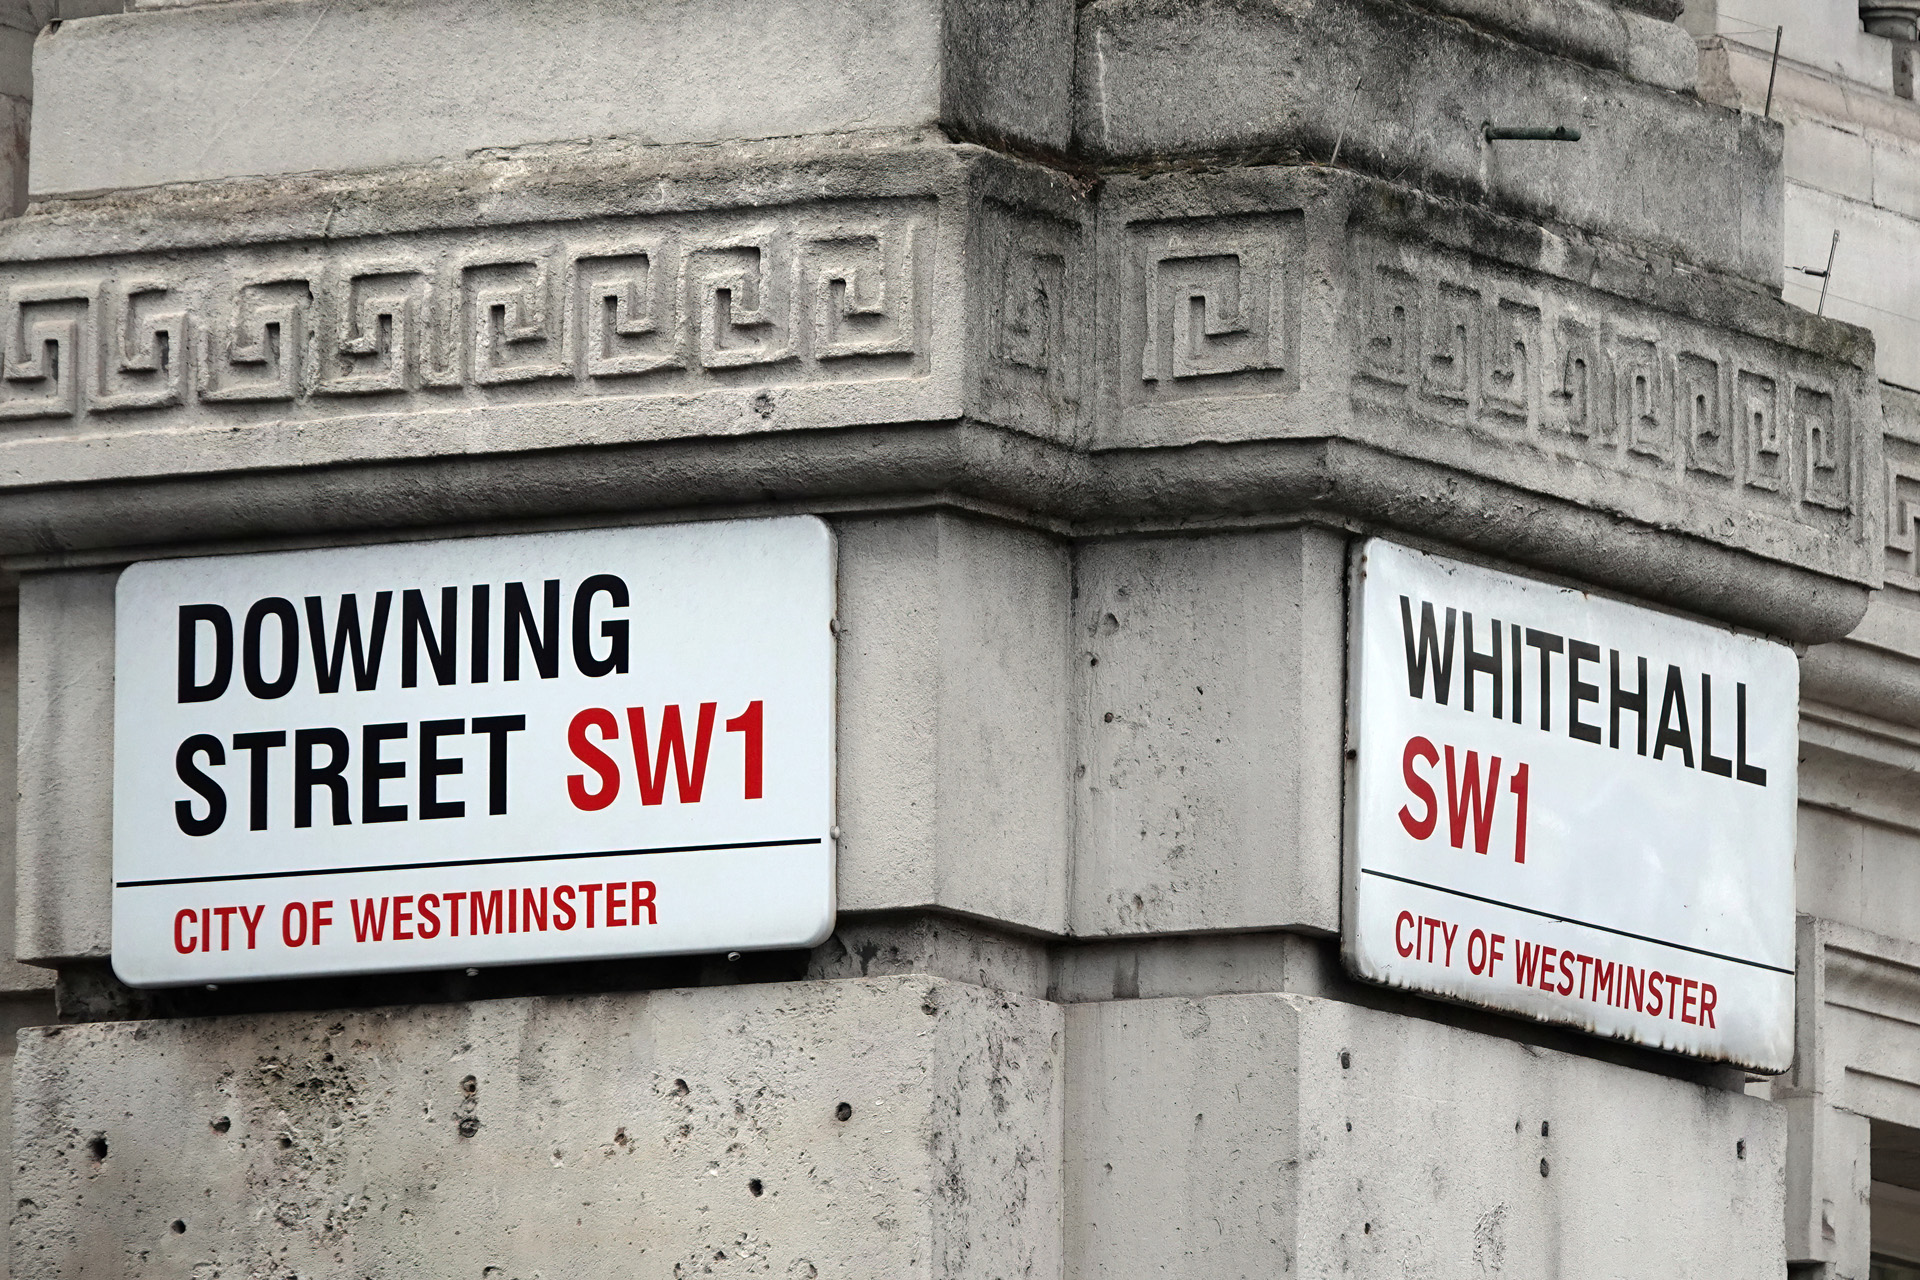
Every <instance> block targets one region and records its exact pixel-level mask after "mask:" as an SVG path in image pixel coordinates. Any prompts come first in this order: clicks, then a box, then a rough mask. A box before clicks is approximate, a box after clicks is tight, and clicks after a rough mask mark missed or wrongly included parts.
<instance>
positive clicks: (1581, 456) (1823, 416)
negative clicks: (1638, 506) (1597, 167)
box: [1352, 248, 1912, 545]
mask: <svg viewBox="0 0 1920 1280" xmlns="http://www.w3.org/2000/svg"><path fill="white" fill-rule="evenodd" d="M1356 285H1357V286H1358V292H1359V293H1360V297H1359V299H1358V301H1359V303H1360V323H1359V326H1358V332H1357V338H1356V343H1357V350H1356V352H1355V356H1356V360H1355V365H1356V372H1355V374H1354V376H1353V382H1352V391H1353V399H1354V403H1355V405H1356V407H1371V408H1375V409H1387V410H1390V411H1392V412H1394V413H1395V414H1396V416H1405V417H1410V418H1412V419H1414V420H1416V421H1424V422H1426V423H1428V424H1429V425H1432V426H1435V427H1440V428H1455V429H1460V430H1465V431H1468V432H1470V433H1472V434H1473V435H1474V436H1476V437H1477V438H1480V439H1483V440H1503V441H1506V442H1508V443H1509V444H1518V443H1522V442H1524V443H1525V444H1527V445H1530V446H1531V447H1533V448H1536V449H1539V450H1541V451H1544V452H1547V453H1550V454H1556V455H1560V456H1563V457H1568V458H1571V459H1574V460H1577V461H1578V462H1580V463H1582V464H1584V465H1590V466H1597V467H1601V468H1605V469H1607V470H1612V471H1616V472H1622V473H1625V474H1629V475H1636V476H1652V477H1658V478H1662V479H1664V480H1666V481H1667V482H1670V483H1676V484H1682V483H1683V484H1686V485H1687V486H1688V487H1689V488H1690V489H1692V490H1693V491H1695V492H1698V493H1700V494H1701V495H1702V496H1703V497H1707V498H1712V496H1713V494H1714V491H1715V490H1716V489H1717V490H1719V491H1720V492H1721V493H1722V494H1724V499H1725V500H1728V501H1734V502H1738V503H1740V504H1742V505H1745V506H1751V507H1754V508H1757V509H1761V510H1772V511H1775V512H1776V513H1778V514H1782V515H1787V516H1790V517H1791V518H1793V519H1795V520H1797V521H1800V522H1810V523H1813V524H1816V525H1818V526H1820V527H1822V528H1829V529H1833V530H1836V531H1837V530H1840V529H1845V528H1850V527H1851V526H1852V525H1854V524H1855V523H1857V522H1858V521H1859V520H1860V518H1861V517H1862V508H1863V503H1862V501H1861V495H1860V493H1859V490H1858V482H1859V477H1858V472H1859V470H1860V463H1859V446H1860V442H1859V441H1858V440H1857V439H1856V438H1855V428H1854V424H1853V423H1852V421H1851V419H1850V417H1849V406H1850V401H1849V399H1848V396H1847V394H1846V392H1845V389H1844V388H1841V387H1838V386H1836V385H1835V384H1834V383H1833V381H1832V380H1831V377H1829V376H1827V373H1826V372H1825V371H1823V370H1821V369H1819V368H1816V367H1812V362H1811V361H1808V360H1802V359H1799V358H1797V357H1796V356H1795V355H1794V353H1792V352H1788V351H1785V350H1783V349H1780V348H1776V347H1774V346H1772V345H1771V344H1768V343H1766V342H1763V341H1761V340H1759V339H1753V338H1743V337H1741V336H1739V335H1734V334H1728V333H1726V332H1724V331H1716V330H1711V329H1708V328H1707V327H1705V326H1702V325H1696V324H1692V323H1691V322H1687V321H1684V320H1682V319H1680V318H1678V317H1672V316H1665V315H1660V314H1657V313H1651V312H1647V311H1635V312H1628V311H1627V310H1626V308H1625V307H1624V306H1623V305H1619V304H1615V305H1609V304H1608V301H1607V300H1606V299H1603V298H1602V297H1600V296H1599V295H1593V296H1588V295H1586V294H1584V293H1583V292H1581V291H1578V290H1576V289H1575V288H1574V287H1573V286H1567V287H1566V289H1565V291H1564V292H1562V291H1559V290H1555V289H1553V288H1552V287H1551V286H1543V285H1541V284H1540V283H1538V282H1537V280H1521V279H1517V278H1513V279H1509V278H1501V277H1496V276H1491V275H1489V274H1485V273H1471V274H1470V273H1469V272H1468V271H1467V270H1465V269H1462V268H1461V267H1460V266H1459V265H1458V264H1454V263H1451V262H1447V261H1445V260H1443V259H1440V258H1439V256H1438V255H1428V254H1419V255H1415V254H1410V253H1407V252H1396V251H1394V250H1393V249H1391V248H1389V249H1386V250H1384V251H1382V252H1379V253H1376V254H1374V255H1372V256H1371V257H1370V258H1367V257H1363V259H1362V264H1361V268H1360V272H1359V278H1358V279H1357V280H1356ZM1736 493H1744V495H1745V496H1743V497H1738V498H1736V497H1735V494H1736ZM1906 536H1907V537H1908V538H1909V539H1911V537H1912V529H1911V528H1909V529H1908V530H1907V534H1906ZM1909 545H1910V544H1909Z"/></svg>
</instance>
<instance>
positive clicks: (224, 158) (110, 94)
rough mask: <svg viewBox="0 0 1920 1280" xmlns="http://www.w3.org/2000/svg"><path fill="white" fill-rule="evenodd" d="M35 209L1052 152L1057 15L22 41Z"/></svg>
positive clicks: (706, 1) (1066, 35)
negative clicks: (271, 178) (680, 169)
mask: <svg viewBox="0 0 1920 1280" xmlns="http://www.w3.org/2000/svg"><path fill="white" fill-rule="evenodd" d="M36 58H37V62H38V66H39V72H38V74H39V78H40V83H41V86H42V89H41V93H40V96H39V109H38V111H37V112H36V113H35V117H34V138H33V155H32V166H31V167H32V181H31V186H32V190H33V192H34V194H35V196H36V197H39V196H48V195H58V194H71V193H76V192H87V191H103V190H116V189H121V188H127V187H143V186H152V185H156V184H161V183H172V182H192V181H199V180H204V179H208V178H225V177H235V176H240V175H246V174H275V173H302V172H311V171H321V170H340V169H373V168H381V167H385V166H388V165H396V164H411V163H419V162H422V161H429V160H440V159H453V158H460V157H464V156H467V155H469V154H472V153H474V152H476V151H480V150H484V149H487V148H512V147H519V146H525V145H527V144H530V143H543V142H557V141H566V140H572V139H585V138H601V137H616V136H617V137H626V138H631V139H634V140H636V141H643V142H650V143H687V142H693V143H701V142H717V141H722V140H730V139H743V138H773V137H788V136H796V135H802V134H813V133H841V132H847V131H851V130H859V129H873V128H911V127H921V126H930V125H934V124H939V123H946V124H951V125H953V126H954V127H955V128H958V129H961V130H964V131H967V132H971V133H978V134H981V135H983V136H991V137H1003V138H1007V139H1010V140H1016V141H1019V142H1022V143H1025V144H1028V145H1034V146H1050V147H1056V148H1057V147H1061V146H1064V145H1065V143H1066V141H1067V136H1068V90H1069V86H1070V78H1071V74H1072V2H1071V0H859V2H858V3H853V2H848V3H838V4H831V5H818V4H807V3H804V2H803V0H790V2H788V3H771V4H770V3H762V2H760V0H679V2H678V3H673V4H654V3H648V2H647V0H491V2H484V3H476V0H405V2H404V3H393V2H392V0H339V2H333V3H319V2H318V0H259V2H258V3H250V4H222V5H210V6H201V7H196V8H182V9H171V10H158V11H152V12H141V13H132V14H125V15H114V16H109V17H102V18H98V19H94V20H91V21H83V22H72V23H67V24H64V25H62V26H61V27H60V28H59V29H58V30H57V31H50V32H48V33H47V34H45V35H43V36H42V37H41V40H40V45H39V50H38V53H37V55H36Z"/></svg>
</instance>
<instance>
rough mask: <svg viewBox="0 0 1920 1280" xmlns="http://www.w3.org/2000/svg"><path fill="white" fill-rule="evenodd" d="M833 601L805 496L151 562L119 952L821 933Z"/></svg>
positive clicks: (364, 957) (127, 727)
mask: <svg viewBox="0 0 1920 1280" xmlns="http://www.w3.org/2000/svg"><path fill="white" fill-rule="evenodd" d="M833 613H834V549H833V538H832V534H831V532H830V530H829V529H828V528H827V526H826V525H825V524H824V523H822V522H821V521H819V520H816V519H813V518H810V517H803V518H790V519H778V520H739V521H724V522H718V521H717V522H712V523H700V524H683V525H674V526H667V527H654V528H632V529H598V530H588V531H582V532H567V533H540V534H526V535H517V536H511V537H490V538H463V539H453V540H445V541H434V542H409V543H398V544H388V545H382V546H368V547H344V548H338V549H329V550H319V551H294V552H277V553H266V554H258V555H234V556H215V557H209V558H205V559H191V560H160V561H152V562H148V563H144V564H137V565H134V566H133V567H131V568H129V569H128V570H127V571H126V572H125V573H124V574H123V575H122V576H121V579H120V583H119V588H118V597H117V609H116V628H117V630H116V656H115V668H114V674H115V686H114V689H115V692H114V835H113V840H114V846H113V869H114V893H113V965H114V970H115V972H117V973H118V974H119V975H120V977H121V978H122V979H123V980H124V981H126V982H128V983H130V984H132V985H134V986H163V985H171V984H179V983H199V982H225V981H234V980H243V979H260V978H282V977H294V976H308V975H316V974H337V973H366V972H373V971H388V970H407V969H435V968H445V967H449V966H475V965H499V964H524V963H528V962H533V961H550V960H578V959H588V958H599V957H611V956H637V955H659V954H672V953H686V952H703V951H720V950H730V949H731V950H747V949H750V948H770V947H804V946H810V945H812V944H814V943H816V942H818V941H820V940H821V939H823V938H824V937H825V936H826V935H827V934H828V932H829V931H830V930H831V929H832V925H833V915H834V886H833V870H834V848H833V838H834V837H833V689H834V641H833V636H832V633H831V628H832V623H833Z"/></svg>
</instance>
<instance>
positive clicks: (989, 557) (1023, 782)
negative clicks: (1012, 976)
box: [835, 513, 1073, 934]
mask: <svg viewBox="0 0 1920 1280" xmlns="http://www.w3.org/2000/svg"><path fill="white" fill-rule="evenodd" d="M835 532H836V534H837V536H838V540H839V547H840V573H839V582H840V602H841V603H840V613H839V622H840V646H839V655H840V677H839V682H838V688H839V725H840V739H839V776H838V784H839V796H840V801H839V807H838V813H839V821H840V841H839V851H840V874H839V885H840V909H841V910H843V911H861V910H875V909H886V908H905V907H920V906H938V907H943V908H946V909H948V910H952V911H957V912H962V913H965V914H967V915H971V916H979V917H985V918H988V919H992V920H999V921H1006V922H1009V923H1012V924H1016V925H1019V926H1022V927H1025V928H1029V929H1035V930H1039V931H1042V932H1045V933H1049V934H1060V933H1063V932H1065V931H1066V927H1067V902H1066V899H1067V880H1068V868H1069V858H1070V850H1071V845H1072V835H1071V832H1072V826H1073V818H1072V806H1071V802H1070V797H1069V789H1068V783H1067V774H1068V769H1069V764H1068V761H1069V758H1070V754H1071V752H1070V746H1069V743H1070V735H1071V732H1072V723H1073V716H1072V711H1071V705H1070V697H1069V690H1070V687H1071V674H1070V672H1069V670H1068V656H1067V655H1068V643H1069V642H1068V635H1067V627H1068V618H1067V608H1066V602H1067V599H1068V597H1069V595H1070V594H1071V592H1072V586H1071V567H1070V558H1069V553H1068V549H1067V547H1066V545H1065V544H1064V543H1062V542H1060V541H1058V540H1056V539H1053V538H1049V537H1046V536H1044V535H1041V534H1037V533H1034V532H1032V531H1029V530H1023V529H1018V528H1014V527H1011V526H1008V525H1003V524H997V523H991V522H987V521H981V520H973V519H967V518H965V517H963V516H959V515H957V514H953V513H935V514H928V515H918V516H915V515H906V516H896V517H891V518H885V519H871V520H858V519H847V520H841V521H838V522H836V525H835Z"/></svg>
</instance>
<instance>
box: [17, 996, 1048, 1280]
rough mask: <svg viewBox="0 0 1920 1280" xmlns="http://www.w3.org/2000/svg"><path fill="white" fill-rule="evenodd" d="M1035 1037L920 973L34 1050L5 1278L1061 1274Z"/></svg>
mask: <svg viewBox="0 0 1920 1280" xmlns="http://www.w3.org/2000/svg"><path fill="white" fill-rule="evenodd" d="M1060 1040H1061V1019H1060V1013H1059V1010H1058V1008H1057V1007H1056V1006H1052V1005H1048V1004H1046V1003H1045V1002H1039V1001H1033V1000H1029V999H1024V998H1020V997H1013V996H1008V995H1006V994H1004V993H1000V992H994V991H989V990H986V989H983V988H979V987H969V986H962V985H959V984H954V983H947V982H942V981H939V980H936V979H930V978H924V977H921V978H875V979H869V980H855V981H845V982H815V983H805V984H788V985H769V986H748V987H730V988H705V989H699V990H682V991H660V992H653V993H649V994H633V995H617V996H603V997H595V998H587V997H580V998H554V999H532V1000H505V1001H492V1002H479V1003H474V1004H470V1005H459V1006H442V1007H435V1008H413V1009H397V1010H385V1011H378V1012H371V1013H352V1014H339V1015H328V1014H298V1015H294V1014H289V1015H279V1016H273V1017H260V1018H251V1019H246V1020H244V1021H243V1020H239V1019H196V1020H179V1021H170V1022H140V1023H101V1024H94V1025H90V1026H79V1027H49V1028H41V1029H35V1030H30V1031H28V1032H26V1033H24V1035H23V1037H22V1048H21V1054H20V1058H19V1066H18V1075H17V1097H18V1105H17V1110H16V1116H17V1124H18V1127H17V1130H16V1136H15V1148H14V1150H15V1163H16V1167H17V1170H18V1172H17V1173H16V1180H15V1183H14V1194H15V1197H16V1199H17V1201H18V1207H17V1208H16V1210H15V1214H14V1228H13V1230H14V1245H13V1260H14V1265H13V1274H14V1275H15V1276H16V1277H23V1278H24V1277H67V1276H83V1275H84V1276H99V1275H154V1274H159V1273H166V1274H170V1275H189V1274H196V1273H198V1274H208V1275H212V1274H220V1275H287V1274H298V1275H339V1274H353V1275H364V1276H399V1275H410V1274H416V1273H418V1274H430V1275H438V1276H460V1275H468V1276H480V1275H483V1274H484V1275H499V1276H504V1277H530V1276H536V1275H546V1276H554V1275H583V1276H585V1275H614V1274H619V1275H635V1276H643V1277H661V1278H663V1280H664V1278H666V1277H683V1276H689V1275H704V1274H714V1275H723V1276H724V1275H771V1276H774V1277H795V1278H801V1280H804V1278H805V1277H813V1276H848V1277H863V1276H872V1275H888V1276H926V1277H930V1278H931V1277H949V1276H958V1277H979V1278H980V1280H992V1278H996V1277H1008V1276H1022V1275H1031V1276H1036V1277H1039V1276H1051V1275H1057V1274H1058V1273H1059V1268H1060V1255H1059V1239H1060V1217H1059V1215H1060V1191H1059V1176H1060V1151H1059V1146H1058V1143H1059V1134H1060V1125H1061V1095H1062V1088H1061V1083H1060V1053H1061V1044H1060ZM842 1104H846V1107H847V1111H846V1112H845V1115H846V1118H845V1119H840V1118H838V1115H839V1114H840V1112H839V1111H838V1108H840V1107H841V1105H842ZM108 1221H110V1222H112V1224H113V1225H112V1227H111V1228H110V1229H108V1228H103V1226H102V1224H103V1223H104V1222H108Z"/></svg>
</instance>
